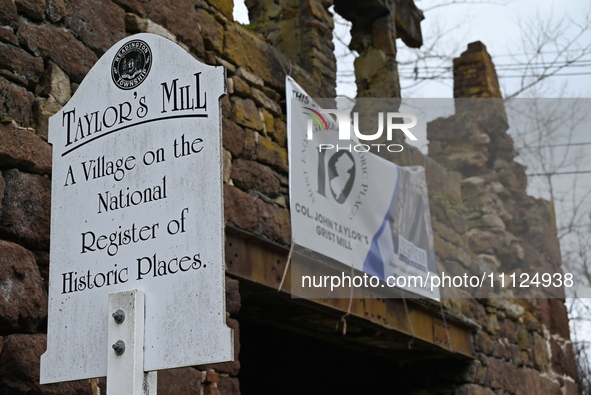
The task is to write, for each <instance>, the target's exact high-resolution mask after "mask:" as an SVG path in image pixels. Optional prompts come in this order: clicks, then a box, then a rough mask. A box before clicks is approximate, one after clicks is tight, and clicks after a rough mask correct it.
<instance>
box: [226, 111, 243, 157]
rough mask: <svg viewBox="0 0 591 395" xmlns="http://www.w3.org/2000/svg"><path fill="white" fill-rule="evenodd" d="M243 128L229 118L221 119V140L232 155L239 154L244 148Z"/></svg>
mask: <svg viewBox="0 0 591 395" xmlns="http://www.w3.org/2000/svg"><path fill="white" fill-rule="evenodd" d="M244 139H245V135H244V129H242V128H241V127H240V126H238V125H236V123H234V122H232V121H230V120H229V119H226V118H224V119H222V142H223V145H224V148H225V149H227V150H228V151H230V152H231V153H232V155H240V153H242V150H243V149H244Z"/></svg>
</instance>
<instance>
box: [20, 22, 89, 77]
mask: <svg viewBox="0 0 591 395" xmlns="http://www.w3.org/2000/svg"><path fill="white" fill-rule="evenodd" d="M17 36H18V37H19V39H20V40H21V41H22V42H24V43H25V44H26V45H27V47H28V48H29V49H30V50H31V51H32V52H33V53H34V54H35V55H36V56H41V57H44V58H49V59H51V60H53V61H54V62H55V63H56V64H57V65H58V66H59V67H60V68H61V69H62V70H64V71H65V72H66V73H67V74H68V75H69V76H70V79H71V80H72V81H73V82H76V83H80V82H81V81H82V79H83V78H84V76H85V75H86V74H87V73H88V71H89V70H90V68H91V67H92V66H93V65H94V64H95V63H96V61H97V56H96V55H95V53H94V52H92V51H91V50H90V49H88V48H87V47H85V46H84V44H82V43H81V42H80V41H78V40H76V38H75V37H74V36H73V35H72V34H71V33H70V32H68V31H65V30H60V29H58V28H56V27H54V26H52V25H45V26H32V25H23V26H22V27H21V28H20V29H19V30H18V34H17Z"/></svg>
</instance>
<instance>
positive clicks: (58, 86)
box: [42, 63, 72, 106]
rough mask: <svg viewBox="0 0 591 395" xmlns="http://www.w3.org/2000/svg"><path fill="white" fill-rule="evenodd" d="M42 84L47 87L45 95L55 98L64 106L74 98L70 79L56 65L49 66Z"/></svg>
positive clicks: (44, 91) (44, 90)
mask: <svg viewBox="0 0 591 395" xmlns="http://www.w3.org/2000/svg"><path fill="white" fill-rule="evenodd" d="M42 84H44V85H45V87H44V89H43V93H44V94H47V95H51V96H53V98H54V99H55V101H56V102H57V103H59V104H61V105H62V106H63V105H65V104H66V103H67V102H68V100H70V98H71V97H72V88H71V86H70V78H68V75H67V74H66V73H65V72H64V71H63V70H62V69H61V68H60V67H59V66H58V65H56V64H54V63H51V64H50V65H49V66H48V68H47V73H46V76H45V77H44V78H42Z"/></svg>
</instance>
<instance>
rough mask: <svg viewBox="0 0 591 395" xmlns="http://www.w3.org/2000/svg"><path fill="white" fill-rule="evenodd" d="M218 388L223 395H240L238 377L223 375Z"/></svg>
mask: <svg viewBox="0 0 591 395" xmlns="http://www.w3.org/2000/svg"><path fill="white" fill-rule="evenodd" d="M218 388H219V389H220V394H222V395H240V381H239V380H238V379H237V378H236V377H229V376H225V375H222V376H221V377H220V382H219V383H218Z"/></svg>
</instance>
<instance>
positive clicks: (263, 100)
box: [252, 88, 282, 116]
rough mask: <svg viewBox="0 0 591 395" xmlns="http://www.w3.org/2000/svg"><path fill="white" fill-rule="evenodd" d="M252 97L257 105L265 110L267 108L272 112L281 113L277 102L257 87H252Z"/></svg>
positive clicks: (277, 114)
mask: <svg viewBox="0 0 591 395" xmlns="http://www.w3.org/2000/svg"><path fill="white" fill-rule="evenodd" d="M252 98H253V99H254V101H256V102H257V103H258V104H259V105H261V106H263V107H264V108H266V109H267V110H269V111H270V112H271V113H272V114H274V115H276V116H279V115H281V114H282V111H281V107H280V106H279V104H277V103H275V102H274V101H273V100H271V99H269V98H268V97H267V95H265V94H264V93H263V92H261V91H260V90H258V89H257V88H252Z"/></svg>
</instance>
